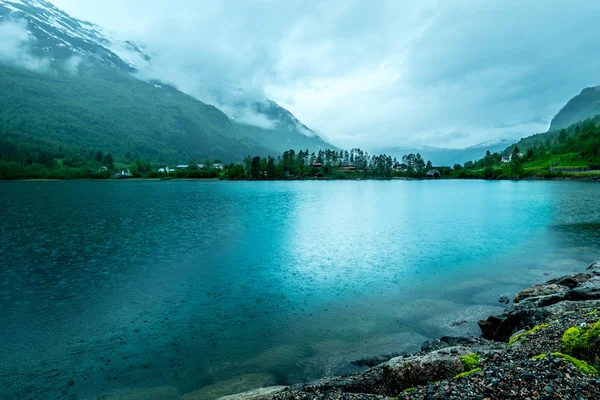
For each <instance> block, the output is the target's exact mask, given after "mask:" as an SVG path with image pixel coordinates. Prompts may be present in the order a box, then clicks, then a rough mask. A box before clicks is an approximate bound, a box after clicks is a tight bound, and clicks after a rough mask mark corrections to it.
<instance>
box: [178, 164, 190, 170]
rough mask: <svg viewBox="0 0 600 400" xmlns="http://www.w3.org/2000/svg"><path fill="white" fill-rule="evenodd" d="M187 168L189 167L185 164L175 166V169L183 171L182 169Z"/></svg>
mask: <svg viewBox="0 0 600 400" xmlns="http://www.w3.org/2000/svg"><path fill="white" fill-rule="evenodd" d="M188 167H189V165H187V164H181V165H178V166H176V167H175V169H178V170H183V169H188Z"/></svg>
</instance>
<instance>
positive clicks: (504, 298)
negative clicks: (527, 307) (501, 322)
mask: <svg viewBox="0 0 600 400" xmlns="http://www.w3.org/2000/svg"><path fill="white" fill-rule="evenodd" d="M498 303H502V304H510V297H508V296H506V295H504V296H502V297H500V298H499V299H498Z"/></svg>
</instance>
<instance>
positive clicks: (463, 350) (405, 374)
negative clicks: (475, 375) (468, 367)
mask: <svg viewBox="0 0 600 400" xmlns="http://www.w3.org/2000/svg"><path fill="white" fill-rule="evenodd" d="M472 352H473V350H472V349H470V348H467V347H463V346H457V347H449V348H446V349H443V350H438V351H434V352H432V353H429V354H426V355H423V356H411V357H396V358H393V359H391V360H390V361H388V362H387V363H385V364H383V366H382V378H383V394H386V395H389V396H396V395H397V394H398V393H401V392H402V391H403V390H405V389H408V388H411V387H416V386H420V385H425V384H427V383H429V382H436V381H440V380H443V379H448V378H453V377H454V376H456V375H458V374H460V373H462V372H465V366H464V364H463V361H462V359H461V356H464V355H467V354H470V353H472Z"/></svg>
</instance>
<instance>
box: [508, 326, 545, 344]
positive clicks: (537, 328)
mask: <svg viewBox="0 0 600 400" xmlns="http://www.w3.org/2000/svg"><path fill="white" fill-rule="evenodd" d="M549 326H550V325H549V324H541V325H537V326H534V327H533V328H531V329H530V330H528V331H527V332H523V333H519V334H517V335H514V336H513V337H511V338H510V340H509V341H508V344H509V345H512V344H514V343H515V342H516V341H517V340H521V341H522V342H525V340H526V336H527V335H531V334H533V333H536V332H538V331H541V330H542V329H546V328H547V327H549Z"/></svg>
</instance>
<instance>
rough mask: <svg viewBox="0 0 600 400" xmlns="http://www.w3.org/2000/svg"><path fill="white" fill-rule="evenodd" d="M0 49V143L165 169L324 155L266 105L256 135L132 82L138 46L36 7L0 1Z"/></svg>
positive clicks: (32, 1) (40, 0)
mask: <svg viewBox="0 0 600 400" xmlns="http://www.w3.org/2000/svg"><path fill="white" fill-rule="evenodd" d="M0 42H2V43H0V93H2V96H0V139H2V138H10V140H11V141H15V142H19V141H21V142H23V141H24V142H36V143H38V144H40V145H43V146H67V147H72V148H85V149H88V150H96V149H98V150H103V151H106V152H111V153H112V154H114V155H115V156H117V157H120V158H124V157H125V155H129V156H130V157H144V158H147V159H149V160H151V161H164V162H187V161H188V160H189V159H191V158H197V159H205V158H210V159H221V160H223V161H239V160H240V159H241V158H243V157H244V156H246V155H261V156H265V155H267V154H273V155H275V154H279V153H280V152H281V151H282V149H285V150H288V149H290V148H294V149H297V150H300V149H306V148H309V149H313V150H318V149H319V148H321V147H333V146H330V145H328V144H327V143H325V142H324V141H323V140H322V139H321V138H320V137H319V136H318V135H316V134H315V133H314V132H312V131H311V130H310V129H308V128H306V127H305V126H304V125H303V124H301V123H300V122H299V121H298V120H297V119H296V118H295V117H294V116H293V115H292V114H291V113H290V112H289V111H287V110H285V109H283V108H281V107H280V106H278V105H277V104H276V103H274V102H271V101H268V102H265V101H264V100H261V101H260V102H258V101H257V102H255V105H254V106H253V107H254V108H253V110H254V112H255V113H256V114H257V115H259V116H261V117H262V119H263V120H264V121H267V123H268V124H267V125H268V126H264V125H263V126H261V125H259V126H255V125H252V124H248V123H243V122H240V121H237V120H236V119H235V118H234V117H232V116H231V115H226V114H225V113H224V112H222V111H221V110H220V109H218V108H217V107H214V106H211V105H207V104H205V103H203V102H201V101H200V100H198V99H196V98H193V97H191V96H189V95H187V94H185V93H183V92H181V91H180V90H178V89H176V88H174V87H172V86H170V85H168V84H165V83H163V82H160V81H158V80H157V81H144V80H140V79H138V77H137V75H136V72H137V71H138V70H139V69H140V68H144V67H146V66H148V65H151V62H152V58H151V56H150V55H149V54H148V53H147V52H146V50H145V49H144V47H143V46H142V45H139V44H137V43H134V42H132V41H128V40H121V39H119V37H118V35H116V34H114V33H112V32H109V31H106V30H104V29H102V28H101V27H99V26H97V25H95V24H92V23H90V22H86V21H81V20H78V19H75V18H72V17H71V16H69V15H68V14H66V13H65V12H63V11H61V10H60V9H58V8H56V7H55V6H53V5H52V4H51V3H50V2H48V1H45V0H0ZM130 157H128V158H130Z"/></svg>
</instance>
